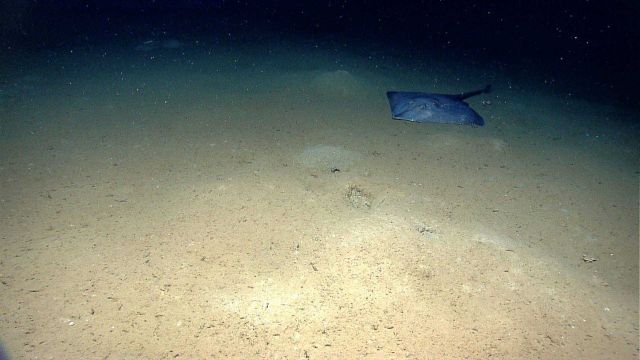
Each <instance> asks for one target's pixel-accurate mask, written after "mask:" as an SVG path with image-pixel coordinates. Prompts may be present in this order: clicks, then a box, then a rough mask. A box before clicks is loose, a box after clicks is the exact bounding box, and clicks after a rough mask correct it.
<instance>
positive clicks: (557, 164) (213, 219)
mask: <svg viewBox="0 0 640 360" xmlns="http://www.w3.org/2000/svg"><path fill="white" fill-rule="evenodd" d="M142 40H145V39H141V41H142ZM180 41H182V45H181V46H180V47H176V46H172V47H170V48H162V47H159V48H157V49H138V50H140V51H136V50H135V49H134V48H135V44H122V46H120V47H113V48H101V47H99V46H95V47H77V48H65V49H61V50H60V51H56V52H52V51H48V52H47V51H42V52H30V53H18V52H17V53H15V54H14V55H11V56H12V58H11V59H10V60H11V61H5V62H4V63H5V65H3V66H4V70H3V72H2V75H1V76H2V78H1V79H0V80H1V83H0V111H1V112H0V116H1V129H0V131H1V132H0V135H1V137H0V202H1V203H0V228H1V229H2V231H1V234H0V235H1V238H0V241H1V242H0V281H1V283H0V294H2V295H1V296H0V338H1V339H2V342H4V344H5V347H6V348H7V350H8V352H9V353H10V354H11V356H12V358H15V359H71V358H76V359H92V358H95V359H161V358H180V359H195V358H225V357H228V358H268V359H277V358H293V359H297V358H303V359H304V358H311V359H316V358H344V359H347V358H349V359H353V358H385V359H387V358H420V359H444V358H447V359H464V358H468V359H486V358H490V357H491V358H499V359H525V358H526V359H534V358H539V359H635V358H637V356H638V346H639V345H638V159H639V149H638V134H639V130H638V126H637V125H636V126H635V127H634V126H632V125H631V124H633V123H636V124H637V120H638V114H637V113H634V112H633V111H631V110H628V109H624V108H622V107H617V106H612V105H607V104H605V103H599V102H598V101H594V100H593V99H591V100H585V99H581V98H579V97H575V96H569V95H567V93H566V92H562V91H554V88H553V87H551V86H550V85H549V84H545V82H544V80H545V78H544V76H543V75H537V74H535V73H533V74H531V73H526V71H525V69H522V71H520V70H518V69H517V68H510V69H509V70H508V71H507V70H504V69H502V68H501V67H500V66H483V65H482V64H475V65H473V66H469V65H468V64H465V63H464V62H462V61H461V62H459V63H455V62H450V61H446V60H443V59H420V61H419V62H418V61H417V60H416V61H415V62H413V63H412V62H411V61H405V60H403V59H402V58H401V57H396V58H394V57H393V56H388V57H385V56H381V55H380V54H379V53H376V54H369V55H367V53H366V51H352V49H350V48H349V47H344V46H325V45H322V44H321V46H315V45H314V44H313V43H307V44H299V43H296V42H291V43H284V44H283V43H278V42H277V41H272V42H264V43H262V44H260V45H256V44H249V45H238V46H230V45H229V46H227V45H212V44H207V43H206V41H197V42H196V41H195V40H193V39H180ZM418 64H419V65H418ZM489 82H490V83H493V85H494V88H495V91H494V92H493V93H492V94H490V95H485V96H481V97H477V98H472V99H470V100H469V102H470V103H471V104H472V106H473V107H474V108H476V109H477V110H478V112H479V113H480V114H481V115H483V116H484V118H485V120H486V121H487V125H486V126H485V127H481V128H480V127H476V128H474V127H466V126H451V125H438V124H414V123H408V122H402V121H396V120H392V119H391V118H390V114H389V109H388V105H387V100H386V97H385V91H387V90H390V89H394V90H423V91H439V92H452V93H456V92H460V91H465V90H471V89H474V88H476V87H479V86H482V85H484V84H486V83H489ZM483 100H485V101H486V100H489V102H490V104H488V105H487V104H484V105H483V103H482V101H483ZM332 168H335V169H339V171H334V172H332V171H331V169H332ZM592 260H595V261H592Z"/></svg>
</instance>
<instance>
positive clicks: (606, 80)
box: [0, 0, 640, 105]
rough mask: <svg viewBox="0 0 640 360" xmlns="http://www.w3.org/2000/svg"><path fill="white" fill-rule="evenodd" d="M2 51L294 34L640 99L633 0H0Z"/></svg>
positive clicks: (553, 87) (591, 94)
mask: <svg viewBox="0 0 640 360" xmlns="http://www.w3.org/2000/svg"><path fill="white" fill-rule="evenodd" d="M1 12H2V14H3V15H2V19H1V22H0V25H1V26H2V27H1V28H0V30H1V31H2V46H3V49H4V50H3V56H5V57H6V56H11V53H12V52H13V51H15V50H19V49H29V50H33V49H48V50H51V51H64V49H67V48H69V47H74V46H88V47H91V46H106V47H109V46H112V45H114V44H122V43H128V42H132V41H133V42H135V41H140V40H144V39H150V38H154V37H157V38H162V37H165V38H171V37H181V38H184V37H192V38H199V39H202V41H204V39H207V41H209V42H213V43H226V44H231V45H233V44H238V43H239V42H249V43H251V42H260V41H262V40H263V39H264V38H274V37H275V38H295V39H299V40H301V41H308V42H313V43H321V42H322V41H323V40H330V41H331V44H332V46H342V47H348V48H349V49H350V50H352V51H356V52H364V53H367V54H369V55H370V56H372V57H373V58H374V60H375V59H378V60H379V59H382V58H384V57H385V56H394V57H395V61H397V62H399V63H401V64H406V63H407V62H410V63H412V65H413V66H420V63H421V59H424V58H425V57H426V58H437V59H443V60H444V61H453V62H459V63H466V64H477V66H481V67H483V68H486V69H487V71H489V72H490V71H493V69H500V71H508V72H513V73H518V74H522V73H525V74H530V75H531V76H534V77H536V78H538V79H540V80H541V81H544V82H545V85H546V86H547V89H548V91H558V92H560V93H564V94H572V95H575V96H582V97H588V98H589V99H593V100H601V101H616V102H621V103H626V104H632V105H637V99H636V98H637V96H635V95H636V94H637V90H636V89H637V83H638V80H639V79H640V78H639V76H638V71H637V68H636V66H637V64H638V61H639V60H640V59H639V58H638V54H637V53H638V52H637V51H635V50H637V47H638V38H639V33H640V30H638V26H637V25H636V20H637V18H638V16H639V15H640V11H639V5H638V4H637V3H636V2H634V1H614V2H613V3H609V2H602V1H561V2H554V3H551V2H549V3H545V4H537V3H536V4H530V3H529V2H526V1H511V2H508V3H499V4H498V3H493V4H492V3H489V4H487V3H482V2H477V1H468V0H465V1H456V2H450V1H415V2H406V3H402V4H395V3H392V2H385V1H344V2H343V1H335V2H334V1H326V2H325V1H320V2H306V1H303V2H290V3H288V2H283V1H266V2H259V3H257V2H256V3H252V2H240V1H238V2H236V1H186V2H173V1H153V2H150V1H140V2H133V3H130V2H126V1H97V2H87V3H85V2H81V1H62V2H57V1H36V2H28V1H15V2H8V1H7V2H3V4H2V11H1Z"/></svg>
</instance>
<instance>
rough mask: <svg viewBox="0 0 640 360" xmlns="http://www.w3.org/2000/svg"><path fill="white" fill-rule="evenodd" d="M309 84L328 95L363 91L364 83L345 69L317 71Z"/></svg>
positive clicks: (354, 93) (355, 93)
mask: <svg viewBox="0 0 640 360" xmlns="http://www.w3.org/2000/svg"><path fill="white" fill-rule="evenodd" d="M311 86H312V87H313V88H314V89H315V90H316V91H318V92H320V93H322V94H325V95H330V96H354V95H358V94H361V93H362V92H363V91H364V85H363V84H362V82H361V81H360V80H358V79H357V78H356V77H355V76H353V75H352V74H351V73H349V72H348V71H345V70H336V71H325V72H320V73H318V74H317V75H316V76H315V77H314V78H313V80H311Z"/></svg>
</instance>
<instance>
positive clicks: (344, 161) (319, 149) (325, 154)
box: [296, 144, 362, 171]
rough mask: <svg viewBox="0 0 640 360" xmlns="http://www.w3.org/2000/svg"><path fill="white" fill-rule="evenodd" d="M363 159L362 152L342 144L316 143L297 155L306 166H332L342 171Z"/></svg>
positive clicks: (325, 168)
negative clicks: (348, 148) (344, 146)
mask: <svg viewBox="0 0 640 360" xmlns="http://www.w3.org/2000/svg"><path fill="white" fill-rule="evenodd" d="M361 159H362V154H360V153H358V152H356V151H351V150H347V149H345V148H343V147H341V146H331V145H322V144H321V145H314V146H307V147H306V148H305V149H304V151H303V152H302V153H301V154H300V155H298V156H297V158H296V160H297V161H298V162H299V163H300V164H302V165H303V166H305V167H308V168H312V169H318V170H330V169H332V168H335V169H340V170H341V171H344V170H348V169H349V168H351V167H352V165H353V164H354V163H356V162H358V161H360V160H361Z"/></svg>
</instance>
